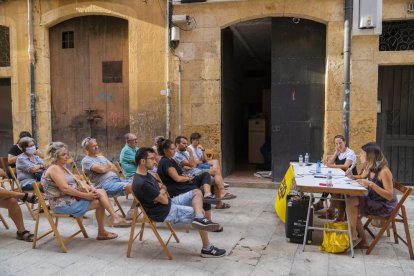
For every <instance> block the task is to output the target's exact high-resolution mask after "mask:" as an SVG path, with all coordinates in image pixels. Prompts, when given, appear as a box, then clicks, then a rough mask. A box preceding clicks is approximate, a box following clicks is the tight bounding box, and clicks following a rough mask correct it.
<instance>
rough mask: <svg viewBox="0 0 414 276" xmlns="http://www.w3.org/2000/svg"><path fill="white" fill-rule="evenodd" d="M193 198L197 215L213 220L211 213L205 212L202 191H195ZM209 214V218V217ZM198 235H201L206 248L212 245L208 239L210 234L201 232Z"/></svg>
mask: <svg viewBox="0 0 414 276" xmlns="http://www.w3.org/2000/svg"><path fill="white" fill-rule="evenodd" d="M192 192H193V198H192V206H193V209H194V212H195V213H196V214H203V215H204V216H205V217H206V218H208V219H211V212H210V211H207V212H204V210H203V194H202V193H201V191H200V190H198V189H194V190H193V191H192ZM207 213H210V214H208V215H209V217H207ZM198 233H199V234H200V238H201V242H202V243H203V246H204V247H206V246H208V245H209V244H210V241H209V239H208V233H207V231H202V230H199V231H198Z"/></svg>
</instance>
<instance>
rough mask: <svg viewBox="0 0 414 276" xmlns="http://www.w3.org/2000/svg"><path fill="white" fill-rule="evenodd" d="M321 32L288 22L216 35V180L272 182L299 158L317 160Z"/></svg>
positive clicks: (263, 22)
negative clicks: (266, 175) (219, 176)
mask: <svg viewBox="0 0 414 276" xmlns="http://www.w3.org/2000/svg"><path fill="white" fill-rule="evenodd" d="M325 44H326V26H325V25H324V24H321V23H318V22H315V21H311V20H306V19H302V18H292V17H275V18H263V19H255V20H250V21H246V22H240V23H237V24H234V25H232V26H230V27H227V28H225V29H223V30H222V155H223V157H222V158H223V174H224V175H226V176H227V175H230V174H234V173H240V172H241V173H242V174H243V175H244V174H249V175H253V173H254V172H255V171H258V170H271V171H272V172H273V174H272V176H273V180H276V181H280V180H281V179H282V177H283V174H284V172H285V171H286V169H287V168H288V166H289V162H290V161H292V160H297V158H298V155H299V154H303V155H304V154H305V153H306V152H308V153H310V156H311V159H312V160H316V159H319V158H320V157H321V154H322V145H323V125H324V102H325V59H326V45H325Z"/></svg>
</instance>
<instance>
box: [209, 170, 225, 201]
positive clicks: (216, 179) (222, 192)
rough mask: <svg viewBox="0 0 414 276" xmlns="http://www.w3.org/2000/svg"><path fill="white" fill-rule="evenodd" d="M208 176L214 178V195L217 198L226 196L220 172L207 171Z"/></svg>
mask: <svg viewBox="0 0 414 276" xmlns="http://www.w3.org/2000/svg"><path fill="white" fill-rule="evenodd" d="M209 173H210V175H211V176H213V177H214V183H215V185H216V188H217V189H215V193H216V195H217V196H218V197H223V196H224V195H225V194H226V190H225V189H224V180H223V176H222V175H221V172H220V171H219V170H216V169H211V170H210V171H209Z"/></svg>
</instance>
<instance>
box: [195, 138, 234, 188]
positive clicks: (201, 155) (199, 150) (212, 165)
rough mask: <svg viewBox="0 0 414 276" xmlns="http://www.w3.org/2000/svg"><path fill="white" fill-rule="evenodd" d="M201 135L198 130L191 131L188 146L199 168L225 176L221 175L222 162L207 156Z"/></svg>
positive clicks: (225, 185)
mask: <svg viewBox="0 0 414 276" xmlns="http://www.w3.org/2000/svg"><path fill="white" fill-rule="evenodd" d="M200 139H201V135H200V133H198V132H194V133H191V135H190V145H189V146H188V147H189V148H190V149H191V150H192V152H193V155H194V159H195V162H196V164H197V168H199V169H202V170H206V169H207V170H210V174H211V175H214V176H216V175H217V176H218V177H220V178H223V177H222V176H221V167H220V163H219V161H218V160H217V159H213V160H210V161H208V160H207V156H206V154H205V149H204V147H203V146H202V145H201V144H200ZM229 186H230V185H229V184H227V183H224V187H225V188H227V187H229Z"/></svg>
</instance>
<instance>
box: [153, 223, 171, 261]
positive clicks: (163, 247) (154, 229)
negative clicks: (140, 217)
mask: <svg viewBox="0 0 414 276" xmlns="http://www.w3.org/2000/svg"><path fill="white" fill-rule="evenodd" d="M148 224H149V225H150V227H151V229H152V231H153V232H154V235H155V236H156V237H157V239H158V242H159V243H160V244H161V247H162V250H164V252H165V254H166V255H167V257H168V259H170V260H172V255H171V253H170V251H169V250H168V248H167V246H166V245H165V243H164V240H163V239H162V238H161V236H160V234H159V233H158V230H157V228H156V227H155V226H154V225H153V224H152V223H151V222H149V223H148Z"/></svg>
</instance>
